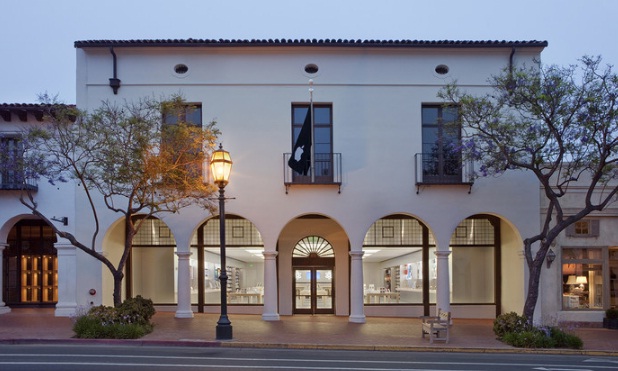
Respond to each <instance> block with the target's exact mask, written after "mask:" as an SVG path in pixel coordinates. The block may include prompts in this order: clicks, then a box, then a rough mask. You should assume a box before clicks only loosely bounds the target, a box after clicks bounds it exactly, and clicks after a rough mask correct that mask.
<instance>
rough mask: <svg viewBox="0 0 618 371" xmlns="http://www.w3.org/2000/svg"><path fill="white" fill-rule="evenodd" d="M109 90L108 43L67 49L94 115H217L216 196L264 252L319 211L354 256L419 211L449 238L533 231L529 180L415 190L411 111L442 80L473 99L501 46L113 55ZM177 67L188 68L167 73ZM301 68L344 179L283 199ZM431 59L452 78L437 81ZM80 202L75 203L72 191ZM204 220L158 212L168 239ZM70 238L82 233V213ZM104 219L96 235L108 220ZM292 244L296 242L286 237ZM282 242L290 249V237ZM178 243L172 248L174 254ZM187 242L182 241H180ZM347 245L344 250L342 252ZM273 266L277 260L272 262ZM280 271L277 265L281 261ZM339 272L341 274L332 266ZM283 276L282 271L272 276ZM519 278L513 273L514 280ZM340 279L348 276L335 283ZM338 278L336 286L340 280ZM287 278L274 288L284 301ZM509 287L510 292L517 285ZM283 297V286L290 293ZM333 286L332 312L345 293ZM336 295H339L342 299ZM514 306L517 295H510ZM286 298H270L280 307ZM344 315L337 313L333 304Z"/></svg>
mask: <svg viewBox="0 0 618 371" xmlns="http://www.w3.org/2000/svg"><path fill="white" fill-rule="evenodd" d="M115 51H116V54H117V55H118V78H120V79H121V80H122V85H121V88H120V90H119V93H118V95H113V93H112V90H111V88H110V87H109V86H108V79H109V78H110V77H112V76H111V74H112V64H111V63H112V57H111V55H110V53H109V50H108V49H107V48H101V49H96V48H85V49H77V97H78V101H77V104H78V106H79V107H80V108H85V109H93V108H95V107H97V106H98V105H99V104H100V102H101V101H102V100H106V99H109V100H118V101H120V100H123V99H128V100H131V99H138V98H139V97H142V96H145V95H154V96H157V97H159V96H164V95H170V94H173V93H178V92H180V93H182V94H183V95H184V97H185V98H186V99H187V101H190V102H196V103H201V104H202V105H203V120H204V122H208V121H210V120H211V119H216V120H217V122H218V127H219V128H220V129H221V130H222V133H223V134H222V136H221V141H222V142H223V145H224V148H225V149H226V150H228V151H230V154H231V156H232V158H233V161H234V167H233V170H232V177H231V180H230V184H229V185H228V186H227V187H226V194H227V195H228V196H230V197H235V199H234V200H230V201H229V202H228V203H227V204H226V211H227V212H229V213H234V214H237V215H240V216H242V217H244V218H247V219H249V220H250V221H251V222H253V223H254V224H255V225H256V227H257V228H258V230H259V231H260V234H261V235H262V238H263V240H264V242H265V248H266V250H270V251H274V250H275V249H276V243H277V240H278V238H279V237H280V233H281V231H282V230H283V229H284V228H285V226H286V225H287V224H288V223H289V222H290V221H291V220H293V219H294V218H295V217H297V216H298V215H302V214H307V213H319V214H321V215H328V216H329V217H331V218H332V219H333V220H335V221H336V222H337V223H338V224H339V225H340V226H341V228H342V230H343V231H344V232H345V234H346V235H347V238H349V240H350V242H351V249H352V250H360V249H361V244H362V240H363V238H364V235H365V233H366V231H367V230H368V228H369V227H370V226H371V224H372V223H374V222H375V221H376V220H378V219H379V218H380V217H382V216H385V215H389V214H393V213H407V214H413V215H415V216H418V217H419V219H421V220H423V222H424V223H426V224H427V225H428V226H429V228H430V229H431V230H432V232H434V233H435V234H436V237H437V239H438V241H444V240H446V241H448V238H449V237H450V235H451V234H452V233H453V231H454V229H455V227H456V226H457V224H458V223H459V222H460V221H461V220H463V219H465V218H466V217H468V216H470V215H474V214H478V213H490V214H493V215H500V216H501V217H502V218H504V219H505V220H508V221H509V223H510V224H511V225H512V226H513V228H515V229H516V230H517V231H518V234H519V235H521V236H528V235H531V234H533V233H536V231H538V228H539V224H540V222H539V220H540V218H539V213H538V210H539V207H540V205H539V197H538V196H535V195H538V192H539V190H538V185H537V183H536V180H535V179H534V177H532V176H531V175H528V174H526V173H522V172H513V173H508V174H506V175H504V176H502V177H498V178H488V179H480V180H478V181H477V182H476V183H475V184H474V186H473V187H472V192H471V193H470V194H468V189H467V188H465V187H457V186H435V187H425V188H423V189H421V190H420V193H419V194H417V193H416V188H415V185H414V163H413V159H414V154H415V153H417V152H420V151H421V126H420V119H421V107H422V104H424V103H440V100H438V98H436V93H437V92H438V91H439V89H440V86H442V84H443V83H445V82H448V81H451V80H452V79H457V80H458V82H459V84H462V85H463V87H464V88H465V89H467V90H469V91H472V92H478V93H481V92H483V91H485V90H486V89H487V87H486V80H487V78H488V77H489V75H490V74H495V73H499V72H500V70H501V69H503V68H505V67H506V66H507V62H508V59H509V58H508V57H509V54H510V49H500V50H487V49H479V50H476V49H448V50H434V49H416V50H410V49H396V50H395V49H367V48H315V47H312V48H276V47H274V48H262V47H260V48H206V49H202V48H167V49H166V48H116V49H115ZM538 52H539V51H538V50H534V51H531V52H526V53H523V52H519V51H518V52H517V53H516V54H515V61H516V63H520V64H521V63H527V64H532V58H533V57H538V54H537V53H538ZM177 63H185V64H187V65H188V66H189V72H188V74H187V75H186V76H185V77H182V78H179V77H177V76H175V75H174V73H173V67H174V65H176V64H177ZM307 63H316V64H317V65H318V66H319V67H320V72H319V73H318V76H317V77H315V78H314V101H315V102H325V103H332V104H333V150H334V152H336V153H342V163H343V184H342V187H341V193H340V194H339V193H338V192H337V188H336V187H328V186H326V187H324V186H304V187H303V186H292V187H291V188H290V189H289V193H288V194H286V193H285V187H284V185H283V167H284V164H283V153H285V152H290V150H291V127H290V126H291V125H290V116H291V115H290V113H291V105H292V103H295V102H298V103H307V102H308V101H309V93H308V77H307V76H305V75H304V72H303V71H302V69H303V67H304V65H306V64H307ZM437 64H447V65H448V66H449V67H450V68H451V72H450V73H449V75H448V76H447V77H446V78H441V77H437V76H436V75H435V73H434V72H433V71H434V68H435V66H436V65H437ZM77 202H78V205H81V204H83V202H84V200H83V198H82V199H80V198H79V196H78V201H77ZM207 217H208V214H207V213H206V212H205V211H203V210H200V209H197V208H187V209H184V210H182V211H181V212H180V213H178V214H175V215H167V216H164V217H163V219H164V220H165V222H166V223H167V224H168V225H169V226H170V228H171V229H172V232H173V233H174V236H175V237H176V238H177V240H179V239H182V240H186V241H189V239H190V236H191V235H192V233H193V231H194V230H195V228H196V227H197V226H198V225H199V224H200V223H201V222H202V221H204V220H205V219H206V218H207ZM78 218H79V219H80V221H81V220H84V224H83V226H82V225H80V226H78V227H77V232H78V233H79V234H80V235H82V236H86V235H87V231H88V229H87V216H84V215H82V210H81V208H80V209H79V215H78ZM116 218H117V216H115V215H103V217H102V219H101V222H102V227H103V229H102V230H106V228H108V227H109V226H110V225H111V224H112V223H113V222H114V221H115V220H116ZM294 242H296V241H294ZM290 243H291V242H290ZM182 246H184V244H179V248H183V247H182ZM186 246H188V243H187V244H186ZM346 248H347V247H346ZM279 259H280V262H281V261H282V260H281V259H282V256H281V255H280V256H279ZM279 269H280V270H281V271H280V272H284V271H283V270H282V269H285V267H284V266H283V265H282V264H280V265H279ZM337 272H338V273H337V274H339V269H338V271H337ZM280 274H281V273H280ZM520 279H521V277H520ZM345 280H347V278H345ZM338 281H341V280H339V279H338ZM282 284H283V285H285V283H283V282H280V292H281V293H283V295H285V292H286V291H287V290H286V288H285V286H281V285H282ZM518 290H519V288H518ZM289 292H290V293H291V289H290V290H289ZM342 294H343V293H342V292H341V291H338V300H339V299H341V298H345V303H343V302H342V303H339V302H338V303H337V308H346V307H347V305H348V301H347V298H346V297H345V296H343V295H342ZM342 300H343V299H342ZM512 301H513V303H512V304H509V306H515V305H516V304H517V299H516V298H513V299H512ZM290 303H291V300H287V301H286V300H285V298H284V297H281V298H280V310H281V311H282V313H283V312H287V311H288V309H289V308H287V306H289V305H291V304H290ZM342 310H343V312H346V310H345V309H342Z"/></svg>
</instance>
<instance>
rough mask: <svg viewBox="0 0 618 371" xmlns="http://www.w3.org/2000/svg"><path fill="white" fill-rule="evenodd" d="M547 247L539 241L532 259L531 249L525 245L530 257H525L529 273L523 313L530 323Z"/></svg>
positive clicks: (537, 296) (537, 295)
mask: <svg viewBox="0 0 618 371" xmlns="http://www.w3.org/2000/svg"><path fill="white" fill-rule="evenodd" d="M548 249H549V245H548V244H543V243H541V246H540V248H539V251H538V252H537V253H536V256H535V259H534V260H532V251H531V247H530V246H526V255H528V254H530V259H528V256H527V257H526V261H527V262H528V273H529V274H530V277H529V280H528V295H527V296H526V302H525V304H524V311H523V315H524V316H526V318H528V323H530V324H532V322H533V318H534V310H535V308H536V303H537V301H538V299H539V283H540V282H541V268H542V267H543V261H545V255H547V250H548Z"/></svg>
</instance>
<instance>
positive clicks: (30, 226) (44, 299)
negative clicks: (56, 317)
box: [0, 103, 93, 314]
mask: <svg viewBox="0 0 618 371" xmlns="http://www.w3.org/2000/svg"><path fill="white" fill-rule="evenodd" d="M48 111H49V106H46V105H42V104H23V103H22V104H6V103H5V104H0V148H2V149H1V150H0V153H8V154H9V155H10V156H13V155H16V156H19V155H20V154H21V149H22V148H21V147H22V146H21V144H20V137H21V136H22V133H23V131H24V129H26V128H29V127H33V126H36V125H41V124H42V123H44V120H45V116H46V113H47V112H48ZM0 157H1V156H0ZM22 175H23V174H22V172H20V171H19V169H16V168H14V167H11V166H8V165H7V162H6V161H5V160H4V159H2V161H0V253H2V256H3V259H2V265H1V266H0V280H1V282H2V296H0V313H5V312H8V311H9V310H10V309H9V308H10V307H11V306H28V307H55V308H56V310H57V312H58V313H60V314H69V313H74V312H75V299H74V297H75V294H76V293H75V290H73V289H71V288H74V287H75V286H74V283H73V284H72V285H69V286H67V285H66V284H64V285H63V284H60V285H59V282H61V283H64V282H75V280H76V279H77V277H75V269H76V267H75V265H76V261H75V259H73V260H71V261H68V260H67V259H65V256H66V254H69V255H70V256H73V257H75V248H74V247H73V246H70V245H69V244H68V242H67V241H58V239H57V237H56V236H55V235H54V233H53V231H52V228H51V227H50V226H49V225H47V224H46V223H45V222H44V221H42V220H39V219H38V218H36V217H35V216H33V215H32V214H31V213H30V212H29V210H28V209H27V208H26V207H24V206H23V205H22V204H21V203H20V200H19V197H20V193H21V190H22V189H24V187H26V188H28V189H30V190H31V191H32V192H33V194H34V195H35V197H36V200H37V202H38V205H39V207H40V208H41V209H42V210H46V211H48V212H49V213H48V214H47V215H49V216H50V217H54V219H57V220H58V221H57V222H59V223H65V222H66V223H68V222H70V223H71V224H72V223H74V222H75V219H74V217H75V203H74V198H75V188H74V185H73V184H72V183H63V184H55V185H52V184H49V183H47V182H36V181H35V180H33V179H25V182H24V179H23V177H22ZM56 212H57V214H56ZM56 216H57V217H56ZM61 216H62V217H61ZM64 218H67V219H66V220H65V219H64ZM67 246H70V247H67ZM80 263H81V260H80ZM92 263H93V262H87V264H92ZM59 277H60V278H59ZM67 289H68V290H67ZM59 298H60V299H59ZM62 298H68V299H69V300H70V302H69V303H66V302H64V301H63V299H62Z"/></svg>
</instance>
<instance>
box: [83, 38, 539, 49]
mask: <svg viewBox="0 0 618 371" xmlns="http://www.w3.org/2000/svg"><path fill="white" fill-rule="evenodd" d="M547 45H548V43H547V41H536V40H531V41H496V40H493V41H492V40H484V41H483V40H481V41H465V40H463V41H454V40H437V41H428V40H353V39H251V40H248V39H229V40H228V39H156V40H83V41H76V42H75V47H76V48H87V47H149V46H150V47H152V46H168V47H205V46H213V47H220V46H230V47H240V46H320V47H327V46H333V47H376V48H380V47H394V48H512V47H519V48H521V47H537V48H538V47H543V48H544V47H546V46H547Z"/></svg>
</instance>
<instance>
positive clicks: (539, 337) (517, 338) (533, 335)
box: [500, 327, 584, 349]
mask: <svg viewBox="0 0 618 371" xmlns="http://www.w3.org/2000/svg"><path fill="white" fill-rule="evenodd" d="M500 340H502V341H503V342H505V343H507V344H509V345H512V346H514V347H518V348H569V349H581V348H582V347H583V346H584V342H583V341H582V340H581V339H580V338H579V337H578V336H576V335H573V334H569V333H566V332H564V331H562V330H561V329H559V328H557V327H531V328H529V329H526V330H524V331H519V332H516V331H512V332H507V333H505V334H504V335H503V336H502V337H501V338H500Z"/></svg>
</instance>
